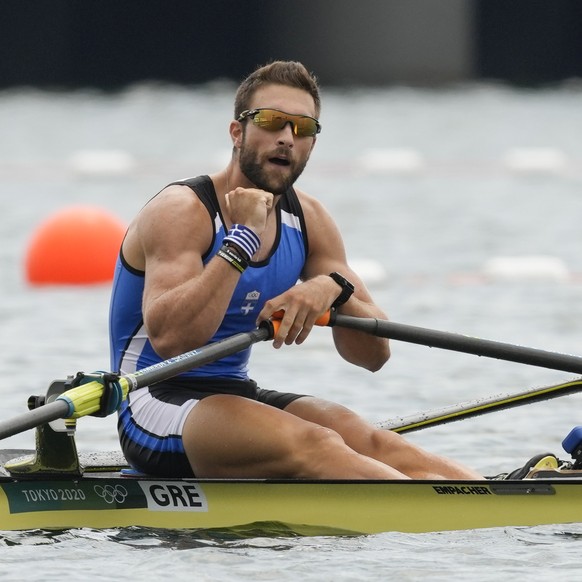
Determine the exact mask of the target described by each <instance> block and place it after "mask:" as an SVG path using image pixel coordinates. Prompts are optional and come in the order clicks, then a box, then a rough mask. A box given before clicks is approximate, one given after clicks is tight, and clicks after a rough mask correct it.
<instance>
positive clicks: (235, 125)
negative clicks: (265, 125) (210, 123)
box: [228, 120, 243, 148]
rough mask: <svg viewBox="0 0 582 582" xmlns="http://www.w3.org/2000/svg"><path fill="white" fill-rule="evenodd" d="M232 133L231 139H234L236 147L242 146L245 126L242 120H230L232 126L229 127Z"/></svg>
mask: <svg viewBox="0 0 582 582" xmlns="http://www.w3.org/2000/svg"><path fill="white" fill-rule="evenodd" d="M228 131H229V133H230V139H231V140H232V145H233V146H234V147H235V148H240V146H241V145H242V139H243V126H242V123H241V122H240V121H236V120H233V121H231V122H230V126H229V128H228Z"/></svg>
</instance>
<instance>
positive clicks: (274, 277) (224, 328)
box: [109, 176, 308, 379]
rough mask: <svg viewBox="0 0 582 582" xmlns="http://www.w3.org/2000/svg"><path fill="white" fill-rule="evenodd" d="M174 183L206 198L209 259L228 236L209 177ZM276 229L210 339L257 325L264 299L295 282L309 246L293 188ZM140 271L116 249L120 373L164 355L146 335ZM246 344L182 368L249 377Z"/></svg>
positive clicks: (114, 360) (116, 363) (114, 343)
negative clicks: (228, 353) (265, 254)
mask: <svg viewBox="0 0 582 582" xmlns="http://www.w3.org/2000/svg"><path fill="white" fill-rule="evenodd" d="M175 184H183V185H186V186H188V187H190V188H191V189H192V191H193V192H194V193H195V194H196V195H197V196H198V198H199V199H200V200H201V201H202V202H203V203H204V205H205V206H206V208H207V209H208V213H209V220H210V221H211V224H212V227H213V238H212V243H211V245H210V248H209V249H208V250H207V252H206V253H205V254H204V256H203V257H202V259H203V262H204V264H206V263H208V261H210V259H211V258H212V257H214V255H215V254H216V253H217V251H218V249H219V248H220V247H221V245H222V240H223V238H224V237H225V236H226V227H225V224H224V220H223V217H222V215H221V212H220V207H219V205H218V201H217V198H216V192H215V190H214V185H213V183H212V180H211V179H210V178H209V177H208V176H199V177H197V178H191V179H188V180H183V181H180V182H175ZM276 213H277V214H276V216H277V235H276V238H275V243H274V245H273V249H272V251H271V254H270V255H269V256H268V257H267V258H266V259H265V260H263V261H261V262H257V263H255V262H251V263H250V266H249V268H247V269H246V270H245V272H244V273H243V274H242V275H241V277H240V280H239V283H238V284H237V286H236V289H235V292H234V294H233V296H232V299H231V301H230V304H229V306H228V309H227V313H226V317H225V318H224V321H223V323H222V325H221V326H220V328H219V329H218V331H217V332H216V334H215V335H214V337H213V338H212V340H211V341H212V342H215V341H218V340H221V339H223V338H225V337H229V336H231V335H234V334H236V333H240V332H246V331H250V330H252V329H254V328H255V327H256V318H257V315H258V313H259V312H260V311H261V309H262V307H263V305H264V303H265V301H267V300H268V299H270V298H271V297H275V296H276V295H279V294H280V293H283V292H284V291H286V290H287V289H289V288H290V287H291V286H293V285H294V284H295V283H296V282H297V280H298V279H299V276H300V274H301V272H302V270H303V267H304V264H305V259H306V256H307V252H308V247H307V236H306V234H305V232H306V231H305V222H304V218H303V212H302V209H301V205H300V204H299V200H298V199H297V195H296V193H295V192H294V191H293V190H292V189H290V190H289V191H288V192H287V193H286V195H285V196H282V197H281V200H280V202H279V204H278V205H277V207H276ZM143 288H144V272H143V271H139V270H136V269H133V268H132V267H131V266H130V265H128V264H127V262H126V261H125V259H124V257H123V254H122V253H120V255H119V258H118V260H117V265H116V268H115V277H114V281H113V292H112V298H111V306H110V317H109V323H110V347H111V366H112V368H111V369H112V370H115V371H116V372H121V373H122V374H129V373H133V372H135V371H136V370H139V369H141V368H144V367H146V366H151V365H153V364H156V363H157V362H160V361H162V359H161V358H160V357H159V356H158V355H157V354H156V353H155V352H154V350H153V348H152V346H151V344H150V341H149V339H148V337H147V331H146V329H145V327H144V324H143V314H142V310H141V306H142V296H143ZM249 355H250V348H248V349H246V350H244V351H241V352H238V353H236V354H233V355H231V356H228V357H226V358H223V359H222V360H219V361H216V362H211V363H209V364H206V365H205V366H202V367H200V368H196V369H194V370H191V371H190V372H187V373H185V374H182V375H181V376H180V378H187V377H202V376H212V377H230V378H239V379H247V378H248V359H249Z"/></svg>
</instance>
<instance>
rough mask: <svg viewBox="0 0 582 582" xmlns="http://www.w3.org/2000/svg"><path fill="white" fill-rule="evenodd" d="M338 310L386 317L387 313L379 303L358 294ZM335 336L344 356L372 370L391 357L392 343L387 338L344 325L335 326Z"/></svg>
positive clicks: (367, 315) (336, 344)
mask: <svg viewBox="0 0 582 582" xmlns="http://www.w3.org/2000/svg"><path fill="white" fill-rule="evenodd" d="M338 312H339V313H342V314H345V315H353V316H355V317H372V318H378V319H386V314H385V313H384V312H383V311H382V310H381V309H380V308H379V307H378V306H377V305H375V304H373V303H368V302H365V301H362V300H360V299H358V298H357V297H356V296H352V298H351V299H350V300H349V301H348V302H347V303H346V304H345V305H343V306H341V307H340V308H339V310H338ZM333 338H334V342H335V346H336V349H337V351H338V353H339V354H340V355H341V356H342V358H344V359H345V360H346V361H348V362H350V363H351V364H354V365H356V366H360V367H362V368H365V369H367V370H370V371H371V372H376V371H378V370H379V369H380V368H381V367H382V366H383V365H384V364H385V363H386V362H387V361H388V359H389V358H390V344H389V342H388V340H387V339H385V338H379V337H376V336H373V335H371V334H368V333H364V332H360V331H355V330H352V329H346V328H342V327H334V328H333Z"/></svg>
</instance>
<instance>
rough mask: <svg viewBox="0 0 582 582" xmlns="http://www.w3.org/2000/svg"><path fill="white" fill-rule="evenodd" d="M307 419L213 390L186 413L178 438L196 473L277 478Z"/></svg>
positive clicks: (287, 468)
mask: <svg viewBox="0 0 582 582" xmlns="http://www.w3.org/2000/svg"><path fill="white" fill-rule="evenodd" d="M311 425H312V423H310V422H308V421H306V420H304V419H301V418H299V417H297V416H294V415H292V414H289V413H287V412H285V411H283V410H280V409H278V408H275V407H273V406H269V405H266V404H263V403H261V402H257V401H255V400H250V399H248V398H243V397H239V396H233V395H226V394H215V395H213V396H209V397H208V398H205V399H204V400H201V401H200V402H199V403H198V404H197V405H196V406H195V407H194V408H193V409H192V410H191V411H190V413H189V415H188V417H187V419H186V423H185V425H184V429H183V433H182V439H183V444H184V449H185V451H186V454H187V456H188V459H189V461H190V465H191V466H192V469H193V471H194V474H195V475H196V476H197V477H219V478H220V477H269V476H272V477H281V476H285V475H292V474H293V472H294V467H293V455H294V449H295V443H296V442H297V441H298V440H301V439H300V436H301V435H303V434H304V433H305V432H306V430H310V428H311Z"/></svg>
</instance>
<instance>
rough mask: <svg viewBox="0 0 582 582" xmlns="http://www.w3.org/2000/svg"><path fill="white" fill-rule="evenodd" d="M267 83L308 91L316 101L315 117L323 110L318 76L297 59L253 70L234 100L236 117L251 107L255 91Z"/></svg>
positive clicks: (272, 63) (276, 62)
mask: <svg viewBox="0 0 582 582" xmlns="http://www.w3.org/2000/svg"><path fill="white" fill-rule="evenodd" d="M265 85H285V86H287V87H296V88H297V89H303V90H304V91H307V93H309V94H310V95H311V97H313V101H314V103H315V117H319V114H320V112H321V99H320V96H319V85H318V83H317V78H316V77H315V75H313V73H310V72H309V71H308V70H307V69H306V68H305V66H304V65H303V64H301V63H299V62H297V61H273V62H271V63H269V64H267V65H263V66H261V67H259V68H258V69H256V70H255V71H254V72H252V73H251V74H250V75H249V76H248V77H247V78H246V79H245V80H244V81H243V82H242V83H241V84H240V85H239V88H238V90H237V92H236V97H235V100H234V118H235V119H238V116H239V115H240V114H241V113H242V112H243V111H245V110H247V109H250V102H251V99H252V97H253V95H254V94H255V91H257V89H259V88H260V87H263V86H265Z"/></svg>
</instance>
